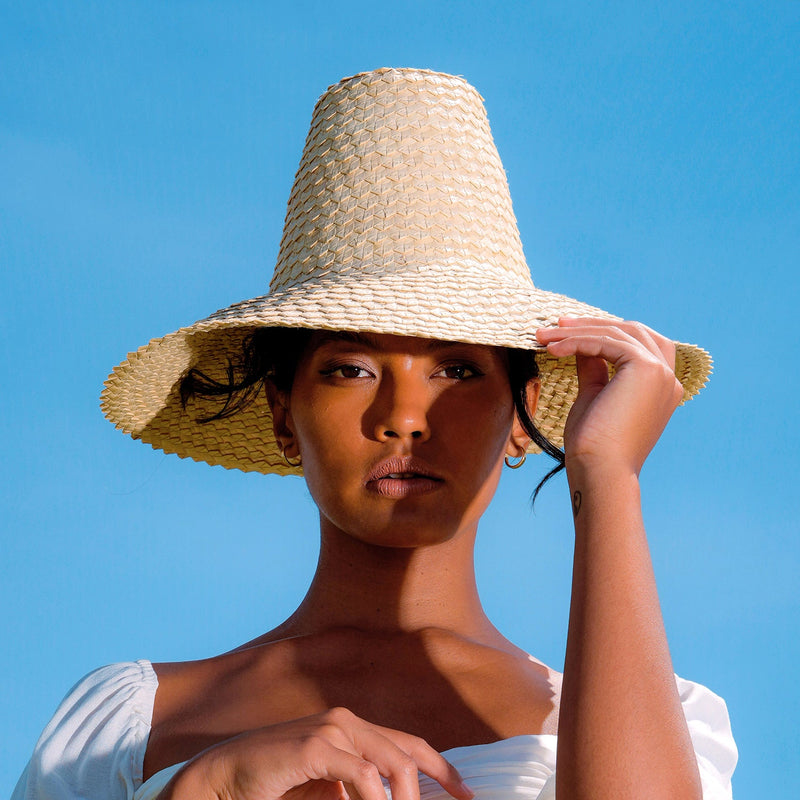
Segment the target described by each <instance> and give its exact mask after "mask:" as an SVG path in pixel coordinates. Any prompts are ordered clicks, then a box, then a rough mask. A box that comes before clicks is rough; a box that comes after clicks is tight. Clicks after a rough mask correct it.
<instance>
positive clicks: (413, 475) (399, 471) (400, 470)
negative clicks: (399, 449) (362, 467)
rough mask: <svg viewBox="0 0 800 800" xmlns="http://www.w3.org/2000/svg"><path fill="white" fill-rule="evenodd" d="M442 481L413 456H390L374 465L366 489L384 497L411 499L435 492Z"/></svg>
mask: <svg viewBox="0 0 800 800" xmlns="http://www.w3.org/2000/svg"><path fill="white" fill-rule="evenodd" d="M443 484H444V480H443V479H442V478H441V477H440V476H439V475H437V474H436V473H435V472H434V471H433V470H432V469H431V468H430V467H429V466H428V465H427V464H425V463H424V462H423V461H421V460H420V459H418V458H415V457H413V456H392V457H391V458H387V459H384V460H383V461H380V462H379V463H378V464H376V465H375V466H374V467H373V468H372V470H370V473H369V475H368V476H367V481H366V487H367V489H369V490H370V491H372V492H375V493H376V494H381V495H383V496H384V497H394V498H397V497H412V496H415V495H420V494H427V493H429V492H435V491H436V490H437V489H439V488H441V487H442V485H443Z"/></svg>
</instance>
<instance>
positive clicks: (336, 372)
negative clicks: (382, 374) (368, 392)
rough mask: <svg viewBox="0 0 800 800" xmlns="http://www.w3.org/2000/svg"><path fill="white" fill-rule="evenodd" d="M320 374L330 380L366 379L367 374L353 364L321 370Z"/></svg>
mask: <svg viewBox="0 0 800 800" xmlns="http://www.w3.org/2000/svg"><path fill="white" fill-rule="evenodd" d="M321 374H322V375H325V376H328V377H331V378H366V377H367V376H368V375H369V372H367V370H365V369H364V368H363V367H359V366H356V365H355V364H341V365H339V366H338V367H331V368H330V369H323V370H321Z"/></svg>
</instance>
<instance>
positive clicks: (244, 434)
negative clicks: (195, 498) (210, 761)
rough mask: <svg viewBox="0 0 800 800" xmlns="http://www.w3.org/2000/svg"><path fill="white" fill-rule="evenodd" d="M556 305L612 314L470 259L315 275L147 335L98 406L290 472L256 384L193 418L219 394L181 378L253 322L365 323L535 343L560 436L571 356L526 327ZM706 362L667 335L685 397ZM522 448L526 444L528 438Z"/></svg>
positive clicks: (500, 342) (209, 362)
mask: <svg viewBox="0 0 800 800" xmlns="http://www.w3.org/2000/svg"><path fill="white" fill-rule="evenodd" d="M426 272H427V274H426ZM564 316H569V317H575V316H584V317H585V316H590V317H602V318H607V319H618V317H614V316H613V315H611V314H609V313H608V312H606V311H603V310H601V309H598V308H595V307H593V306H590V305H587V304H585V303H582V302H580V301H578V300H574V299H572V298H569V297H566V296H564V295H560V294H556V293H553V292H547V291H545V290H542V289H537V288H535V287H533V286H532V285H530V286H529V287H520V286H509V285H508V283H504V282H503V281H499V280H493V279H492V277H491V276H488V277H487V275H486V274H485V272H484V271H482V270H481V269H479V268H477V269H468V268H466V269H465V268H463V267H462V268H461V269H459V271H458V273H457V274H456V273H451V272H447V271H444V270H441V269H433V270H430V271H426V270H417V271H415V272H414V273H413V274H409V273H407V272H403V271H399V272H397V273H394V274H391V275H369V274H367V275H361V276H360V277H359V278H358V279H357V280H351V281H344V282H343V281H341V280H339V281H335V282H326V281H324V280H320V281H317V282H316V283H313V284H304V285H302V286H296V287H290V288H288V289H285V290H282V291H276V292H273V293H271V294H269V295H265V296H262V297H256V298H253V299H250V300H246V301H244V302H242V303H237V304H235V305H232V306H230V307H228V308H225V309H222V310H220V311H218V312H216V313H215V314H212V315H211V316H210V317H208V318H206V319H204V320H201V321H199V322H197V323H195V324H194V325H190V326H188V327H185V328H181V329H180V330H177V331H175V332H174V333H171V334H169V335H167V336H165V337H163V338H158V339H153V340H152V341H151V342H149V343H148V344H147V345H145V346H144V347H142V348H140V349H139V350H137V351H136V352H134V353H130V354H129V355H128V358H127V359H126V360H125V361H124V362H123V363H122V364H120V365H119V366H117V367H116V368H115V369H114V371H113V372H112V374H111V375H110V376H109V378H108V380H107V381H106V384H105V389H104V391H103V393H102V396H101V406H102V410H103V412H104V414H105V415H106V416H107V417H108V419H109V420H111V421H112V422H113V423H114V424H115V425H116V427H117V428H119V429H120V430H122V431H124V432H125V433H127V434H129V435H131V436H132V437H133V438H135V439H141V440H142V441H143V442H146V443H148V444H150V445H152V446H153V447H154V448H158V449H161V450H163V451H165V452H167V453H175V454H177V455H179V456H181V457H183V458H185V457H188V458H193V459H195V460H196V461H205V462H207V463H209V464H214V465H216V464H219V465H221V466H223V467H226V468H229V469H233V468H235V469H240V470H243V471H245V472H250V471H255V472H262V473H277V474H281V475H288V474H297V475H300V474H302V467H290V466H289V465H288V464H287V463H286V461H285V460H284V459H283V457H282V455H281V452H280V450H279V448H278V444H277V442H276V441H275V438H274V436H273V433H272V417H271V412H270V408H269V404H268V403H267V399H266V394H265V392H261V393H259V394H258V395H257V396H256V397H255V399H254V400H253V402H252V403H251V404H250V405H248V406H247V407H246V408H243V409H242V410H240V411H238V412H237V413H236V414H234V415H232V416H230V417H226V418H223V419H217V420H212V421H209V422H201V420H204V419H206V418H207V417H209V416H212V415H213V414H214V413H216V412H217V411H218V410H219V402H218V401H214V400H204V399H200V398H194V399H192V400H190V401H189V403H188V404H187V406H186V407H184V405H183V402H182V400H181V394H180V383H181V380H182V378H183V376H184V375H185V374H186V373H187V372H188V371H189V370H190V369H198V370H200V371H201V372H203V374H205V375H207V376H209V377H211V378H213V379H216V380H220V381H224V380H225V379H226V375H227V373H228V369H229V366H230V364H231V363H233V364H236V363H238V362H239V361H240V359H241V355H242V345H243V342H244V340H245V339H246V338H247V337H248V336H249V335H250V334H252V333H253V331H254V330H256V329H258V328H260V327H273V326H275V327H299V328H311V329H323V330H343V331H369V332H374V333H389V334H397V335H402V336H414V337H420V338H427V339H439V340H443V341H464V342H471V343H475V344H484V345H493V346H500V347H510V348H520V349H527V350H536V351H538V356H537V361H538V364H539V370H540V380H541V393H540V400H539V406H538V410H537V413H536V416H535V419H534V422H535V423H536V425H537V427H538V428H539V430H540V431H541V432H542V433H543V434H544V436H545V437H547V439H548V440H549V441H551V442H552V443H553V444H555V445H557V446H562V445H563V436H564V425H565V423H566V419H567V415H568V413H569V409H570V408H571V406H572V403H573V402H574V400H575V397H576V396H577V390H578V382H577V373H576V369H575V360H574V358H566V359H557V358H554V357H552V356H550V355H549V354H548V353H547V352H546V351H544V350H543V349H542V348H541V346H540V345H539V344H538V343H537V341H536V337H535V332H536V329H537V328H540V327H549V326H553V325H555V324H556V323H557V320H558V319H559V317H564ZM710 371H711V358H710V356H709V354H708V353H707V352H706V351H705V350H703V349H701V348H699V347H697V346H696V345H691V344H683V343H679V342H677V343H676V365H675V372H676V375H677V377H678V379H679V380H680V382H681V383H682V385H683V388H684V401H685V400H688V399H689V398H690V397H692V396H694V395H695V394H696V393H697V392H698V391H699V390H700V389H701V388H702V387H703V385H704V384H705V382H706V380H707V377H708V375H709V373H710ZM529 449H530V452H537V448H536V447H535V446H533V445H531V447H530V448H529Z"/></svg>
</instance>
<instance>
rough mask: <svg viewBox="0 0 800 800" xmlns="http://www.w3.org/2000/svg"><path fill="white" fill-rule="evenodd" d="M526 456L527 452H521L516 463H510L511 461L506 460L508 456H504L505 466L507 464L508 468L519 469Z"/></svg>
mask: <svg viewBox="0 0 800 800" xmlns="http://www.w3.org/2000/svg"><path fill="white" fill-rule="evenodd" d="M527 457H528V454H527V453H523V454H522V455H521V456H520V457H519V461H517V463H516V464H512V463H511V462H510V461H509V460H508V456H506V457H505V458H504V459H503V460H504V461H505V462H506V466H507V467H508V468H509V469H519V468H520V467H521V466H522V465H523V464H524V463H525V459H526V458H527Z"/></svg>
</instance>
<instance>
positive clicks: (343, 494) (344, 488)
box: [273, 332, 527, 547]
mask: <svg viewBox="0 0 800 800" xmlns="http://www.w3.org/2000/svg"><path fill="white" fill-rule="evenodd" d="M273 417H274V424H275V433H276V436H277V438H278V440H279V442H281V443H282V444H283V445H285V446H286V453H287V455H289V456H296V455H297V454H298V453H299V454H300V455H301V456H302V460H303V471H304V473H305V478H306V481H307V483H308V487H309V490H310V492H311V495H312V497H313V498H314V500H315V501H316V503H317V505H318V507H319V509H320V513H321V515H322V518H323V528H324V527H325V525H326V524H331V525H333V526H335V527H336V528H337V529H339V530H340V531H343V532H345V533H347V534H348V535H351V536H354V537H356V538H358V539H360V540H362V541H366V542H371V543H374V544H380V545H384V546H395V547H398V546H399V547H414V546H420V545H424V544H433V543H436V542H440V541H447V540H449V539H450V538H452V537H453V536H454V535H456V534H457V533H458V532H459V531H462V530H467V529H469V530H473V531H474V529H475V527H476V525H477V522H478V519H479V518H480V516H481V514H482V513H483V511H484V510H485V509H486V507H487V505H488V504H489V501H490V500H491V497H492V495H493V494H494V491H495V488H496V486H497V482H498V479H499V477H500V472H501V469H502V464H503V456H504V455H505V454H506V453H509V454H512V455H519V454H520V452H521V446H524V444H525V443H526V442H527V439H526V437H525V435H524V433H523V432H522V429H521V427H520V426H519V423H518V422H517V421H516V415H515V412H514V406H513V402H512V398H511V390H510V387H509V380H508V370H507V365H506V356H505V351H504V350H503V349H502V348H495V347H488V346H484V345H475V344H460V343H453V342H441V341H436V340H429V339H415V338H409V337H403V336H390V335H378V334H365V333H364V334H342V333H326V332H315V333H314V334H313V336H312V339H311V341H310V343H309V345H308V347H307V348H306V350H305V352H304V354H303V356H302V357H301V359H300V363H299V364H298V367H297V371H296V373H295V378H294V383H293V386H292V390H291V393H290V394H289V395H288V396H283V397H280V398H278V400H277V402H273Z"/></svg>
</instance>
